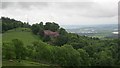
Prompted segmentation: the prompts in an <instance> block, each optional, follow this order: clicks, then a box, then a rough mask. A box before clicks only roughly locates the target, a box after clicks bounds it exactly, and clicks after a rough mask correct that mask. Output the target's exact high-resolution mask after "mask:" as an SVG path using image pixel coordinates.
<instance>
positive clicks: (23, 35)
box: [2, 28, 39, 45]
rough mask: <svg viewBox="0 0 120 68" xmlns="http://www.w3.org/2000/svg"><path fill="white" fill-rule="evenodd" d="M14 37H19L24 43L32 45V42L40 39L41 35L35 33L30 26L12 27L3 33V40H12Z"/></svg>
mask: <svg viewBox="0 0 120 68" xmlns="http://www.w3.org/2000/svg"><path fill="white" fill-rule="evenodd" d="M13 39H19V40H21V41H22V42H23V43H24V45H30V44H31V43H32V42H34V41H37V40H39V37H38V36H36V35H34V34H33V33H32V32H31V30H30V29H28V28H17V29H12V30H9V31H7V32H5V33H3V35H2V41H3V42H10V41H12V40H13Z"/></svg>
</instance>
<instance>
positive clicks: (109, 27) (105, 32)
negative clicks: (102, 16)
mask: <svg viewBox="0 0 120 68" xmlns="http://www.w3.org/2000/svg"><path fill="white" fill-rule="evenodd" d="M62 27H64V28H66V30H67V32H69V33H76V34H78V35H82V36H90V37H99V38H117V37H118V25H117V24H103V25H63V26H62Z"/></svg>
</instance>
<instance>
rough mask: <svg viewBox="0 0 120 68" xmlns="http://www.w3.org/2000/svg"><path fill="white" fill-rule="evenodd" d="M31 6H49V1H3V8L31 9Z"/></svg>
mask: <svg viewBox="0 0 120 68" xmlns="http://www.w3.org/2000/svg"><path fill="white" fill-rule="evenodd" d="M31 6H34V7H37V8H44V7H47V6H48V3H47V2H2V9H6V8H11V7H15V8H20V9H30V8H31Z"/></svg>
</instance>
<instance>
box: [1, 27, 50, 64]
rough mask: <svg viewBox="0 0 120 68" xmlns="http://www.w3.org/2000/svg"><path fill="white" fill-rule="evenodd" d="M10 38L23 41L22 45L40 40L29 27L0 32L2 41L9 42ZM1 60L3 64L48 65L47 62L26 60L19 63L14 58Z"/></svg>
mask: <svg viewBox="0 0 120 68" xmlns="http://www.w3.org/2000/svg"><path fill="white" fill-rule="evenodd" d="M24 29H25V30H24ZM23 30H24V31H23ZM12 39H20V40H21V41H23V43H24V45H30V44H31V43H32V42H34V41H38V40H40V39H39V38H38V36H36V35H34V34H32V32H31V30H30V29H26V28H17V29H12V30H9V31H7V32H5V33H3V34H2V42H10V41H11V40H12ZM2 62H3V66H48V65H47V64H41V63H37V62H31V61H26V60H23V61H22V62H21V63H19V62H17V61H16V60H14V61H13V62H10V61H8V60H3V61H2Z"/></svg>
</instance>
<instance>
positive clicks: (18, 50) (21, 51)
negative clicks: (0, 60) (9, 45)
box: [12, 39, 26, 59]
mask: <svg viewBox="0 0 120 68" xmlns="http://www.w3.org/2000/svg"><path fill="white" fill-rule="evenodd" d="M12 42H13V45H14V46H15V54H16V59H25V56H26V49H25V47H24V46H23V42H22V41H21V40H18V39H13V40H12Z"/></svg>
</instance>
